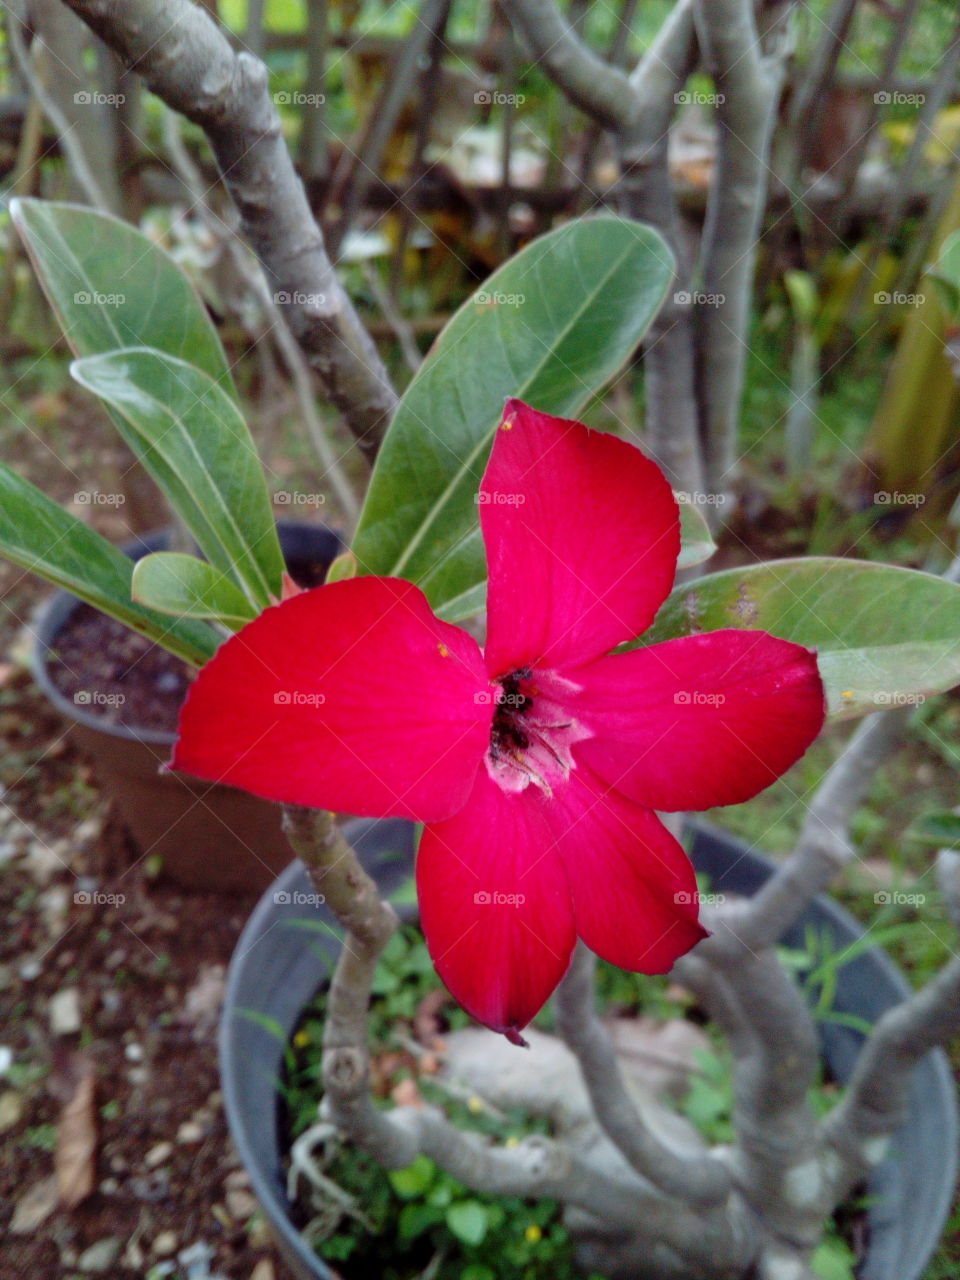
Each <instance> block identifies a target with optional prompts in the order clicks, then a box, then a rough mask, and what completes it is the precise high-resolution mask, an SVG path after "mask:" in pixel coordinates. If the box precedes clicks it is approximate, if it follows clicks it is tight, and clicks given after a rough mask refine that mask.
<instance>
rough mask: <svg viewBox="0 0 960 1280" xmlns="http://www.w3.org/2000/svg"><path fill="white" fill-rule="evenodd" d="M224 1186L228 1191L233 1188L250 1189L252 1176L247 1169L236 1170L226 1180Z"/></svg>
mask: <svg viewBox="0 0 960 1280" xmlns="http://www.w3.org/2000/svg"><path fill="white" fill-rule="evenodd" d="M223 1185H224V1186H225V1187H226V1188H227V1190H228V1191H229V1190H230V1188H231V1187H249V1185H250V1175H249V1173H247V1171H246V1169H234V1171H233V1173H228V1174H227V1176H226V1177H225V1178H224V1180H223Z"/></svg>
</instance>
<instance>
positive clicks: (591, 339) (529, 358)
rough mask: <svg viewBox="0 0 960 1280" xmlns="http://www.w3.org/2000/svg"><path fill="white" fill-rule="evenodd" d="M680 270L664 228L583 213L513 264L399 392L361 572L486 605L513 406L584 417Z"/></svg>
mask: <svg viewBox="0 0 960 1280" xmlns="http://www.w3.org/2000/svg"><path fill="white" fill-rule="evenodd" d="M672 275H673V260H672V257H671V254H670V251H669V249H668V248H667V246H666V244H665V242H664V241H663V239H662V238H661V237H660V236H659V235H658V234H657V232H656V231H654V230H653V229H652V228H650V227H646V226H643V225H641V224H639V223H636V222H627V221H624V220H622V219H619V218H612V217H607V216H603V217H596V218H584V219H578V220H577V221H575V222H570V223H568V224H567V225H566V226H563V227H561V228H559V230H557V231H552V232H550V233H549V234H548V235H545V236H541V237H540V238H539V239H538V240H535V241H534V242H533V243H532V244H530V245H528V246H527V247H526V248H525V249H523V250H522V251H521V252H520V253H518V254H517V255H516V256H515V257H513V258H511V259H510V261H509V262H506V263H504V265H503V266H502V267H500V269H499V270H498V271H496V272H495V273H494V274H493V275H492V276H491V277H490V279H489V280H488V281H487V282H486V283H485V284H484V286H483V288H482V289H481V290H479V291H478V292H477V293H476V294H475V295H474V296H473V298H471V299H470V300H468V301H467V302H466V303H464V305H463V306H462V307H461V308H460V310H459V311H458V312H457V313H456V315H455V316H454V317H453V318H452V320H451V321H450V323H449V324H448V325H447V326H446V328H445V329H444V330H443V332H442V333H441V334H440V336H439V338H438V339H437V341H436V343H435V344H434V346H433V349H432V350H431V352H430V354H429V355H428V356H427V358H426V360H425V361H424V363H423V365H422V366H421V368H420V371H419V372H418V373H417V376H416V377H415V378H414V379H413V381H412V382H411V384H410V386H409V387H408V388H407V390H406V392H405V394H404V395H403V397H402V399H401V401H400V404H399V406H398V408H397V411H396V414H395V415H394V418H393V422H392V424H391V427H390V430H389V431H388V432H387V436H386V439H385V440H384V443H383V447H382V448H381V450H380V454H379V456H378V458H377V463H376V466H375V468H374V471H373V476H372V477H371V481H370V488H369V491H368V493H367V499H366V502H365V504H364V508H363V511H362V513H361V516H360V523H359V526H358V528H357V533H356V536H355V539H354V543H353V551H354V553H355V554H356V557H357V561H358V563H359V565H360V568H361V571H362V572H363V573H378V574H396V575H397V576H399V577H402V578H407V579H409V580H410V581H412V582H415V583H417V584H418V585H419V586H420V587H422V589H423V590H424V591H425V592H426V594H427V596H428V598H429V599H430V602H431V604H432V605H433V607H434V608H435V609H436V610H437V611H438V612H439V613H440V614H441V616H443V617H445V618H448V619H451V620H456V619H458V618H464V617H467V616H468V615H469V614H471V613H475V612H477V610H478V609H479V608H482V606H483V598H484V583H485V579H486V561H485V557H484V551H483V542H482V540H481V537H480V527H479V522H478V516H477V504H476V494H477V490H478V488H479V484H480V479H481V476H482V474H483V469H484V467H485V465H486V461H487V456H488V454H489V452H490V445H491V442H492V439H493V433H494V429H495V427H496V425H497V423H498V421H499V419H500V415H501V412H502V410H503V404H504V401H505V400H506V399H507V398H508V397H510V396H517V397H519V398H520V399H522V400H526V401H528V402H529V403H530V404H532V405H533V406H534V407H535V408H537V409H540V410H542V411H544V412H546V413H553V414H558V415H561V416H563V415H566V416H570V415H573V414H576V413H578V412H579V411H580V410H581V409H582V407H583V406H584V405H585V404H586V403H587V401H588V400H589V399H590V397H591V395H593V394H594V393H595V392H597V391H599V390H600V388H601V387H603V385H604V384H605V383H606V382H607V381H608V380H609V379H610V378H611V377H612V376H613V374H615V373H616V371H617V370H618V369H619V368H620V367H621V365H622V364H623V363H624V361H625V360H627V359H628V357H629V356H630V355H631V353H632V352H633V351H634V350H635V348H636V346H637V343H638V342H639V341H640V338H641V337H642V336H643V334H644V332H645V331H646V329H647V327H648V325H649V324H650V321H651V320H652V319H653V317H654V316H655V315H656V313H657V311H658V309H659V307H660V303H661V302H662V300H663V296H664V294H665V292H666V289H667V286H668V284H669V282H670V280H671V278H672ZM639 500H642V499H638V501H639Z"/></svg>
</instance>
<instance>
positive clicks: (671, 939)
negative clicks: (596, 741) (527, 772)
mask: <svg viewBox="0 0 960 1280" xmlns="http://www.w3.org/2000/svg"><path fill="white" fill-rule="evenodd" d="M554 803H555V809H554V811H553V816H552V821H553V825H554V833H555V835H556V837H557V847H558V848H559V850H560V856H561V858H562V860H563V862H564V864H565V866H566V868H567V880H568V881H569V883H570V892H571V895H572V897H573V914H574V920H575V923H576V930H577V933H578V935H579V936H580V937H581V938H582V939H583V941H584V942H585V943H586V945H587V946H588V947H589V948H590V950H591V951H595V952H596V953H597V955H598V956H601V957H602V958H603V959H604V960H609V961H610V963H611V964H615V965H617V966H618V967H619V968H621V969H630V970H632V971H633V972H635V973H667V972H668V971H669V970H670V969H671V968H672V967H673V964H674V961H676V960H677V958H678V957H679V956H682V955H684V954H685V953H686V952H687V951H689V950H690V948H691V947H693V946H695V945H696V944H697V943H698V942H699V941H700V939H701V938H704V937H706V930H705V929H703V928H702V927H701V925H700V923H699V920H698V914H699V899H698V896H697V880H696V876H695V874H694V870H693V866H692V864H691V862H690V859H689V858H688V857H687V855H686V853H685V852H684V850H683V847H682V846H681V845H680V844H679V842H678V841H677V840H675V839H674V838H673V836H672V835H671V834H670V832H669V831H667V829H666V827H664V825H663V823H662V822H660V820H659V819H658V818H657V816H656V814H654V813H651V811H650V810H649V809H644V808H641V807H640V806H639V805H637V804H634V803H633V802H632V801H631V800H628V799H627V797H626V796H624V795H621V794H619V793H618V792H616V791H611V790H608V789H607V788H606V787H604V786H603V784H602V782H601V781H600V779H599V778H597V777H596V776H594V775H592V774H591V773H590V771H589V770H586V769H575V770H574V771H573V772H572V773H571V775H570V781H569V784H568V785H567V786H566V787H563V788H562V789H560V790H558V792H557V794H556V796H555V801H554Z"/></svg>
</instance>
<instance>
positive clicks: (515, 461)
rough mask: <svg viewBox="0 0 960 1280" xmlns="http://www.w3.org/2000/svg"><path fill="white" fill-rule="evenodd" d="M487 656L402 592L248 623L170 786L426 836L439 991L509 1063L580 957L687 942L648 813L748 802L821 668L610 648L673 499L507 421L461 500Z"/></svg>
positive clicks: (787, 757) (653, 565) (668, 844)
mask: <svg viewBox="0 0 960 1280" xmlns="http://www.w3.org/2000/svg"><path fill="white" fill-rule="evenodd" d="M479 499H480V501H479V504H478V505H479V511H480V524H481V527H482V530H483V538H484V543H485V546H486V553H487V564H488V576H489V587H488V598H487V614H486V644H485V646H484V648H483V649H482V650H481V648H480V646H479V645H478V643H477V641H476V640H475V639H474V638H473V637H472V636H471V635H470V634H468V633H467V632H466V631H464V630H463V629H461V628H460V627H457V626H454V625H452V624H450V623H446V622H442V621H441V620H440V619H439V618H437V616H436V615H435V614H434V613H433V611H432V610H431V608H430V605H429V603H428V601H427V599H426V597H425V596H424V595H423V593H422V592H421V591H420V590H418V588H417V587H415V586H414V585H413V584H411V583H407V582H404V581H402V580H400V579H397V578H383V577H374V576H369V577H361V578H354V579H352V580H349V581H344V582H336V583H332V584H330V585H328V586H323V587H317V588H315V589H314V590H312V591H307V592H303V593H302V594H300V595H298V596H296V597H294V598H292V599H288V600H286V601H285V602H284V603H282V604H279V605H276V606H274V607H272V608H270V609H267V610H265V611H264V612H263V613H261V614H260V616H259V617H258V618H257V619H256V620H255V621H253V622H250V623H249V624H248V625H247V626H245V627H244V628H243V629H242V630H241V631H239V632H238V633H237V634H236V635H235V636H234V637H233V638H232V639H231V640H229V641H228V642H227V643H226V644H225V645H223V646H222V647H221V648H220V649H219V650H218V652H217V654H216V655H215V657H214V658H213V659H212V661H211V662H209V663H208V664H207V665H206V666H205V667H204V669H203V671H202V672H201V674H200V676H199V678H198V679H197V681H196V682H195V684H194V685H193V687H192V689H191V691H190V694H189V696H188V699H187V702H186V705H185V707H184V710H183V713H182V717H181V721H180V730H179V737H178V740H177V745H176V749H175V751H174V756H173V765H174V767H175V768H178V769H183V770H186V771H187V772H189V773H193V774H197V775H199V776H200V777H203V778H206V779H208V780H210V781H213V782H228V783H231V784H233V785H235V786H240V787H244V788H246V789H248V790H250V791H253V792H255V793H256V794H257V795H260V796H264V797H266V798H268V799H271V800H276V801H279V802H281V803H285V804H297V805H306V806H312V807H316V808H326V809H333V810H337V811H346V812H350V813H358V814H363V815H366V816H369V817H375V818H384V817H404V818H412V819H414V820H416V821H420V822H423V823H425V827H424V831H423V835H422V838H421V840H420V847H419V852H418V855H417V893H418V899H419V903H420V916H421V921H422V925H423V930H424V934H425V937H426V940H427V945H428V947H429V949H430V953H431V955H432V957H433V959H434V962H435V964H436V966H437V971H438V972H439V974H440V975H441V977H442V978H443V980H444V982H445V983H446V984H447V986H448V987H449V989H450V990H451V992H452V993H453V994H454V995H455V996H456V997H457V999H458V1000H459V1001H460V1003H461V1004H462V1005H463V1006H464V1007H465V1008H466V1009H467V1010H468V1011H469V1012H470V1013H472V1014H473V1015H474V1017H476V1018H477V1019H478V1020H479V1021H480V1022H482V1023H484V1024H485V1025H486V1026H488V1027H491V1028H493V1029H494V1030H496V1031H502V1032H503V1033H504V1034H505V1035H506V1036H507V1037H508V1038H509V1039H511V1040H513V1041H515V1042H517V1043H523V1040H522V1037H521V1036H520V1031H521V1029H522V1028H523V1027H524V1026H526V1024H527V1023H528V1022H529V1021H530V1020H531V1018H532V1017H533V1016H534V1015H535V1014H536V1013H537V1012H538V1011H539V1010H540V1008H541V1007H542V1005H543V1004H544V1002H545V1001H546V999H547V997H548V996H549V995H550V994H551V992H552V991H553V990H554V988H555V987H556V985H557V983H558V982H559V981H560V979H561V978H562V976H563V974H564V972H565V971H566V969H567V967H568V966H569V963H570V956H571V954H572V951H573V947H574V943H575V941H576V939H577V937H579V938H581V939H582V940H583V941H584V942H585V943H586V945H587V946H589V947H590V948H591V950H593V951H595V952H596V953H597V954H598V955H600V956H602V957H603V958H604V959H606V960H609V961H611V962H612V963H613V964H616V965H620V966H621V967H623V968H625V969H632V970H639V971H641V972H644V973H666V972H667V971H668V970H669V969H670V968H671V967H672V966H673V963H674V961H675V960H676V959H677V958H678V957H679V956H681V955H682V954H684V952H686V951H688V950H689V949H690V948H691V947H692V946H694V945H695V944H696V943H697V942H698V941H699V940H700V939H701V938H702V937H703V936H704V930H703V928H702V926H701V925H700V923H699V912H698V900H699V895H698V893H697V882H696V878H695V876H694V873H693V868H692V866H691V864H690V862H689V860H688V858H687V856H686V854H685V853H684V850H683V848H682V846H681V845H680V844H679V842H678V841H677V839H676V838H675V836H673V835H672V834H671V833H670V832H669V831H668V830H667V829H666V828H665V827H664V826H663V824H662V823H661V822H660V821H659V819H658V818H657V816H656V814H655V813H654V812H653V811H654V810H655V809H663V810H680V809H705V808H708V807H711V806H713V805H722V804H734V803H738V802H739V801H742V800H747V799H749V798H750V797H751V796H752V795H754V794H756V792H757V791H759V790H761V789H762V788H763V787H765V786H766V785H767V784H768V783H770V782H772V781H773V780H774V779H775V778H776V777H778V776H779V775H780V774H781V773H783V772H784V770H786V769H787V768H789V767H790V765H792V764H793V763H794V762H795V761H796V760H797V759H798V758H799V757H800V756H801V755H802V754H803V752H804V751H805V750H806V748H807V747H808V746H809V745H810V743H811V741H812V740H813V738H814V737H815V736H816V734H817V733H818V732H819V730H820V727H821V725H822V724H823V719H824V712H825V705H824V694H823V687H822V684H821V680H820V676H819V674H818V671H817V665H816V658H815V655H814V654H813V653H812V652H811V651H810V650H809V649H806V648H804V647H802V646H800V645H796V644H791V643H790V642H789V641H784V640H778V639H776V638H775V637H774V636H771V635H768V634H767V633H766V632H763V631H752V630H750V631H733V630H725V631H715V632H709V633H706V634H704V635H699V636H687V637H682V638H680V639H677V640H670V641H666V642H664V643H661V644H655V645H651V646H650V647H648V648H643V649H634V650H632V651H630V652H627V653H616V652H613V650H615V648H616V646H617V645H619V644H621V643H624V642H626V641H628V640H632V639H634V638H635V637H636V636H638V635H640V634H642V632H643V631H644V630H645V629H646V628H647V627H648V626H649V624H650V623H651V622H652V621H653V617H654V615H655V614H656V612H657V610H658V609H659V607H660V605H661V604H662V603H663V601H664V600H665V599H666V597H667V595H668V594H669V592H670V589H671V587H672V586H673V580H674V575H675V572H676V566H677V558H678V556H679V553H680V520H679V513H678V506H677V501H676V499H675V497H674V495H673V493H672V491H671V489H670V486H669V485H668V483H667V482H666V480H665V479H664V477H663V474H662V472H660V470H659V469H658V468H657V466H656V465H655V464H654V463H653V462H651V461H650V459H648V458H646V457H645V456H644V455H643V454H642V453H641V452H640V450H639V449H637V448H635V447H634V446H633V445H631V444H629V443H627V442H626V441H624V440H619V439H617V438H616V437H615V436H612V435H609V434H606V433H601V432H597V431H590V430H588V429H587V428H586V427H585V426H583V425H582V424H581V423H579V422H574V421H569V420H566V419H562V418H555V417H551V416H549V415H547V414H543V413H538V412H537V411H536V410H535V409H533V408H531V407H530V406H528V405H525V404H523V403H522V402H520V401H517V400H511V401H509V402H508V403H507V406H506V409H505V411H504V414H503V418H502V420H501V422H500V425H499V427H498V430H497V432H496V436H495V439H494V444H493V450H492V453H491V456H490V460H489V462H488V464H487V467H486V471H485V472H484V476H483V480H482V481H481V484H480V488H479Z"/></svg>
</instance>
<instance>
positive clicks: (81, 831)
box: [73, 818, 103, 844]
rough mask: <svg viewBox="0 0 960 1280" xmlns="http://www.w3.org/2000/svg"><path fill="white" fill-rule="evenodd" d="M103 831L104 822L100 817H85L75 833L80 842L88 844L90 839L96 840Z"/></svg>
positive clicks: (75, 837)
mask: <svg viewBox="0 0 960 1280" xmlns="http://www.w3.org/2000/svg"><path fill="white" fill-rule="evenodd" d="M102 831H103V822H102V821H101V820H100V818H85V819H84V820H83V822H81V823H80V824H79V825H78V826H77V829H76V831H74V833H73V834H74V839H75V840H76V841H77V843H78V844H86V842H87V841H88V840H96V839H97V837H98V836H99V835H100V833H101V832H102Z"/></svg>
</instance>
